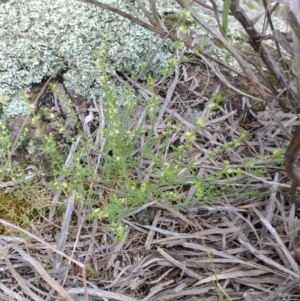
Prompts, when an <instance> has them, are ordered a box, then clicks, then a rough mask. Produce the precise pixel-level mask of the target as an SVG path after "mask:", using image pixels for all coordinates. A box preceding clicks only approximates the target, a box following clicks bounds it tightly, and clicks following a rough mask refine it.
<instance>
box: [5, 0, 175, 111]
mask: <svg viewBox="0 0 300 301" xmlns="http://www.w3.org/2000/svg"><path fill="white" fill-rule="evenodd" d="M106 2H109V3H111V4H114V5H115V6H117V7H118V8H119V9H121V10H123V11H128V8H127V6H126V2H125V1H120V0H118V1H106ZM107 33H108V39H107V44H106V50H107V51H106V54H107V62H108V64H109V65H110V66H111V70H110V72H111V73H113V71H115V70H117V71H122V72H125V73H127V74H129V75H130V76H133V77H135V76H136V75H137V74H138V73H139V71H140V70H141V69H142V67H143V64H144V63H145V62H146V61H147V60H148V59H149V58H150V56H151V54H152V53H153V52H154V51H156V50H157V48H158V45H159V44H160V42H161V37H159V36H158V35H156V34H154V33H152V32H151V31H149V30H146V29H144V28H142V27H140V26H138V25H136V24H133V23H132V22H130V21H128V20H127V19H124V18H121V17H120V16H118V15H116V14H113V13H111V12H108V11H106V10H101V9H100V8H98V7H96V6H94V5H88V4H84V3H81V2H78V1H75V0H73V1H72V0H52V1H42V0H11V1H10V2H9V3H6V4H3V5H1V6H0V66H1V67H0V72H1V77H0V94H2V93H4V94H5V96H6V98H7V99H8V100H9V101H8V105H7V107H6V108H5V114H7V115H10V116H12V115H17V114H20V113H26V112H27V110H26V107H27V104H25V103H24V102H22V101H21V99H20V97H19V96H18V93H19V91H20V90H24V91H28V90H29V88H30V86H31V85H32V84H33V83H39V82H41V81H42V79H43V78H45V77H47V76H49V75H50V74H52V73H53V71H54V70H55V69H56V68H57V66H58V65H60V64H61V63H63V64H65V65H66V66H67V68H68V71H67V72H66V73H65V74H64V78H65V80H66V84H67V85H68V86H70V87H73V88H75V89H76V91H77V92H78V93H80V94H83V95H91V96H93V95H99V94H101V93H102V90H101V85H100V83H99V80H98V79H99V77H100V75H101V74H100V71H99V69H98V67H97V65H96V57H95V55H94V51H95V50H100V47H101V46H100V45H101V41H102V40H103V38H104V35H106V34H107ZM173 51H174V48H173V44H172V43H171V42H170V41H166V43H165V44H164V45H163V46H162V47H161V48H160V49H159V51H158V52H157V54H156V55H155V57H154V58H153V60H152V61H151V64H149V67H148V68H147V69H146V70H145V73H144V74H143V76H142V78H145V77H146V76H147V74H149V73H151V74H152V75H153V77H158V76H160V75H161V74H162V71H163V70H164V68H166V67H167V65H168V60H169V58H170V57H171V56H172V55H173ZM14 99H15V101H13V100H14Z"/></svg>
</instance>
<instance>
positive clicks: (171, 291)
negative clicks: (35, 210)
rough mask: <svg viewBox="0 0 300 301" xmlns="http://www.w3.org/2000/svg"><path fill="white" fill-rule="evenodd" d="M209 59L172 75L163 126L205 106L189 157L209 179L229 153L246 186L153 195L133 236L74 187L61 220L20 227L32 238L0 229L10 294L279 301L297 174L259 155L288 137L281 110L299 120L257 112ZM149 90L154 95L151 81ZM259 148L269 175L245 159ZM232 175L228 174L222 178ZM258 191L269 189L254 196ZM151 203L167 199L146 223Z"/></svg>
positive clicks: (293, 265) (291, 272)
mask: <svg viewBox="0 0 300 301" xmlns="http://www.w3.org/2000/svg"><path fill="white" fill-rule="evenodd" d="M204 70H207V69H204V68H203V65H201V64H198V65H197V64H196V63H195V62H193V63H191V64H188V63H186V64H184V65H182V66H181V67H180V68H179V69H178V70H177V73H176V74H175V75H174V77H172V78H170V79H169V81H168V82H167V83H166V84H165V87H164V89H163V91H162V92H161V93H160V95H161V96H160V97H161V106H160V111H159V113H158V115H157V120H156V122H155V125H154V131H156V132H157V133H158V134H159V133H161V132H163V131H164V129H165V121H166V117H167V116H169V117H171V118H172V119H173V120H176V121H177V122H178V123H179V127H178V128H177V129H176V130H175V131H174V133H173V136H172V137H171V139H170V145H172V144H174V145H175V144H176V143H178V141H179V140H180V139H181V138H180V137H181V134H182V133H183V132H185V131H186V130H187V129H189V128H192V129H194V128H195V127H196V123H195V118H194V117H193V114H194V112H193V111H192V110H194V109H195V110H196V109H197V108H198V111H197V112H199V114H200V115H201V117H203V118H204V119H205V120H207V122H206V123H205V126H204V127H202V128H198V129H197V137H198V139H197V140H196V141H195V142H194V143H193V147H192V149H191V150H190V152H189V153H187V154H186V160H194V161H195V174H197V175H198V177H203V178H205V177H207V176H208V175H210V174H212V173H213V172H215V171H216V170H220V169H221V168H222V167H221V165H222V164H224V162H225V161H228V162H229V163H230V164H232V165H239V166H241V173H240V174H236V175H233V176H232V179H234V181H235V186H234V187H233V186H232V185H229V186H228V188H226V189H225V190H223V191H222V193H220V195H219V196H218V197H217V198H214V199H211V200H210V203H206V204H205V203H203V202H201V200H200V199H199V203H196V204H195V203H193V204H190V205H188V204H187V205H184V206H183V207H181V208H180V209H176V208H172V207H170V206H167V205H166V204H165V203H164V202H163V200H152V202H149V203H147V204H146V205H144V206H143V207H142V208H138V209H137V210H135V211H134V212H131V213H130V214H129V215H128V218H127V219H126V220H124V222H125V224H126V225H127V228H126V231H125V234H124V237H123V240H122V241H121V242H117V241H116V240H115V238H114V237H112V236H111V234H110V233H109V232H107V229H106V227H105V225H103V224H101V223H99V222H98V220H97V219H94V221H93V222H92V223H90V224H87V223H86V215H87V213H88V212H90V208H88V207H86V206H83V205H80V204H77V203H74V200H73V199H72V198H69V199H68V200H67V202H66V212H65V214H64V217H63V221H62V223H61V225H60V227H53V225H52V224H51V223H45V224H44V225H43V227H40V229H39V230H36V231H34V230H33V229H32V230H31V231H29V232H25V231H24V230H21V229H19V230H20V231H21V232H23V233H24V234H25V235H26V238H18V237H14V236H9V235H6V236H4V235H2V236H1V237H0V243H1V259H0V260H1V261H0V262H1V266H0V269H1V272H0V273H1V282H0V289H1V291H2V293H1V294H0V298H1V300H143V301H146V300H244V299H245V300H279V299H278V298H277V299H276V295H275V294H276V291H279V290H280V289H282V290H284V289H285V286H287V285H289V282H290V281H291V280H293V279H297V278H298V274H299V267H298V264H297V260H298V256H299V246H298V242H297V231H298V230H297V229H298V227H299V225H298V221H297V214H298V213H297V212H295V209H294V207H293V206H292V207H291V205H290V203H289V201H288V197H287V192H286V188H288V187H289V185H288V184H286V181H287V179H286V176H285V173H284V172H283V169H282V166H280V165H278V159H272V156H270V157H269V160H267V161H265V162H263V161H262V160H260V159H259V156H260V155H263V154H264V155H266V154H270V153H271V152H272V151H276V150H277V149H278V148H281V147H284V146H285V144H286V142H287V138H286V137H285V135H284V134H283V133H282V131H281V129H280V127H279V126H278V121H280V122H281V123H282V124H283V125H284V127H287V128H290V127H291V126H293V125H295V124H297V123H298V122H297V120H296V118H295V116H294V115H293V114H291V113H282V112H281V111H280V110H278V111H277V110H276V109H274V110H273V111H272V114H270V111H269V110H268V109H266V110H263V111H258V112H255V111H252V110H251V108H250V107H248V106H247V104H249V99H247V98H246V97H244V96H241V95H240V94H239V93H237V92H234V93H233V92H230V90H229V89H227V88H225V86H224V83H222V82H220V81H216V80H215V78H214V77H213V76H212V74H211V73H210V72H211V71H210V72H208V71H204ZM120 80H121V78H120ZM135 85H136V88H141V87H142V86H141V84H138V83H136V84H135ZM205 87H206V88H205ZM139 91H141V90H139ZM244 92H246V93H247V91H244ZM143 93H148V94H149V95H150V94H151V92H150V91H148V90H147V89H146V88H144V89H143ZM217 93H222V94H223V95H224V104H223V105H222V106H221V107H220V109H219V110H217V111H216V112H215V113H214V114H209V112H208V110H207V109H206V108H207V104H208V103H209V102H212V101H213V100H214V98H215V95H216V94H217ZM243 102H244V103H245V105H241V103H243ZM89 111H93V112H95V108H93V106H90V107H89V108H88V109H87V112H86V115H88V114H89ZM274 115H275V116H276V119H275V120H274V119H273V117H274ZM138 117H140V114H137V122H138ZM82 120H84V119H82ZM241 127H243V128H248V129H249V132H248V134H247V135H246V138H245V139H244V141H243V142H241V143H240V145H239V146H237V147H236V148H235V149H234V148H230V149H228V150H227V151H224V152H222V155H221V156H210V154H211V152H212V151H213V150H214V149H215V148H216V146H219V145H222V144H224V143H225V142H226V141H227V140H229V141H230V139H232V138H234V137H236V136H238V135H239V133H240V132H241ZM228 137H231V138H230V139H229V138H228ZM143 139H145V137H141V141H142V140H143ZM75 147H76V146H75ZM250 157H251V158H253V159H254V161H255V165H256V168H262V169H264V170H265V173H264V176H256V175H255V174H254V173H252V172H251V171H250V172H249V171H248V170H247V168H246V167H245V166H243V162H244V160H245V158H250ZM166 159H168V156H167V157H166ZM226 183H227V181H226V179H225V178H224V179H220V180H219V181H218V182H217V183H211V185H216V186H218V185H219V186H220V188H221V187H222V186H224V185H226ZM236 190H238V191H239V192H238V193H235V191H236ZM247 191H256V192H257V194H256V195H254V196H252V197H251V196H247V195H246V194H245V192H247ZM194 193H195V187H193V186H190V187H188V186H187V187H185V189H184V190H182V191H181V202H184V201H185V200H188V199H190V198H192V196H193V195H194ZM234 194H235V195H234ZM58 199H59V195H54V196H53V201H54V200H58ZM179 203H180V201H179ZM149 206H152V207H153V206H154V207H155V208H156V211H155V215H154V218H153V222H152V224H148V225H142V224H140V223H138V222H134V219H132V216H134V215H136V214H137V213H138V211H141V210H146V208H147V207H149ZM178 208H179V207H178ZM53 210H54V209H52V210H51V211H52V213H51V214H52V216H53V215H54V211H55V210H54V211H53ZM51 214H50V215H51ZM72 216H76V217H77V221H76V225H74V223H71V222H72V218H71V217H72ZM1 222H2V224H5V225H7V226H8V227H16V226H13V225H10V226H9V225H8V224H7V222H5V221H3V220H2V221H1ZM57 226H58V225H57ZM54 229H56V230H54ZM53 231H56V232H53ZM84 267H85V268H84ZM8 298H9V299H8ZM267 298H269V299H267ZM284 298H286V299H284ZM288 299H289V300H299V299H300V297H299V294H298V288H297V287H295V288H293V289H291V290H289V291H287V292H285V294H284V296H283V297H282V300H288Z"/></svg>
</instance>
